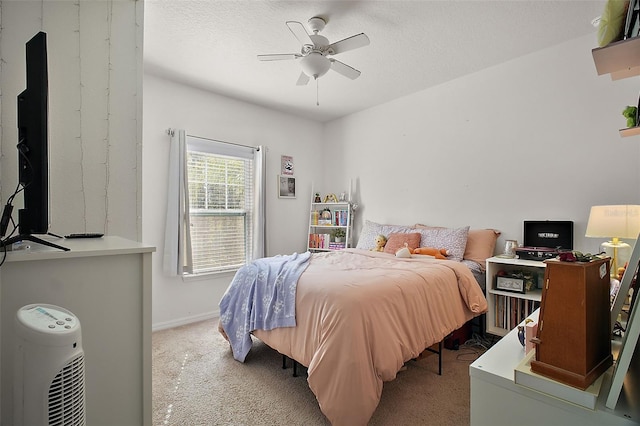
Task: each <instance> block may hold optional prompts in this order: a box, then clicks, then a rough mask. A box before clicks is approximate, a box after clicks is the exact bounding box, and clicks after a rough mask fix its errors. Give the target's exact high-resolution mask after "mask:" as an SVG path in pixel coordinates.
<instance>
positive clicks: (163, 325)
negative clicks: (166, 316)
mask: <svg viewBox="0 0 640 426" xmlns="http://www.w3.org/2000/svg"><path fill="white" fill-rule="evenodd" d="M219 316H220V311H219V310H217V311H213V312H205V313H203V314H199V315H193V316H190V317H183V318H177V319H175V320H171V321H164V322H159V323H155V324H152V325H151V331H152V332H153V331H160V330H166V329H168V328H174V327H179V326H181V325H186V324H191V323H194V322H198V321H204V320H208V319H211V318H216V317H219Z"/></svg>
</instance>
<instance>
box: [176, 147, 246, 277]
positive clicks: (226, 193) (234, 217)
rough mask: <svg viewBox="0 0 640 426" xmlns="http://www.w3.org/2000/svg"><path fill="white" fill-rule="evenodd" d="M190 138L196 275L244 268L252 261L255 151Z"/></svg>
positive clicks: (189, 173) (190, 194) (191, 197)
mask: <svg viewBox="0 0 640 426" xmlns="http://www.w3.org/2000/svg"><path fill="white" fill-rule="evenodd" d="M220 145H221V144H220V143H216V142H213V141H202V140H197V138H192V137H187V175H188V191H189V218H190V222H191V227H190V231H191V252H192V262H193V273H194V274H202V273H210V272H218V271H228V270H235V269H238V268H240V267H241V266H242V265H244V264H245V263H247V261H248V259H251V249H252V247H253V244H252V241H253V240H252V233H253V216H254V215H253V199H254V194H253V188H254V185H253V175H254V172H253V155H252V153H251V152H250V153H249V154H251V156H250V158H247V157H248V155H247V154H246V153H245V154H244V155H243V152H242V151H243V150H245V151H246V150H247V149H246V148H244V147H241V148H240V152H237V153H235V154H236V155H234V151H235V150H237V149H238V148H233V147H230V146H220Z"/></svg>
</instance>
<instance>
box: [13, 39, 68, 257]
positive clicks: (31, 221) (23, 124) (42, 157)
mask: <svg viewBox="0 0 640 426" xmlns="http://www.w3.org/2000/svg"><path fill="white" fill-rule="evenodd" d="M25 50H26V85H27V87H26V89H25V90H24V91H23V92H22V93H20V94H19V95H18V100H17V103H18V145H17V148H18V182H19V186H20V187H21V190H22V194H23V208H22V209H20V210H19V211H18V233H19V235H16V236H13V237H10V238H7V239H6V240H5V241H3V245H5V246H6V245H8V244H12V243H14V242H17V241H22V240H28V241H34V242H38V243H40V244H44V245H48V246H52V247H55V248H60V249H63V250H67V249H66V248H64V247H60V246H58V245H56V244H53V243H51V242H49V241H46V240H43V239H41V238H37V237H35V236H34V234H47V233H48V232H49V156H48V146H49V130H48V113H49V101H48V98H49V83H48V64H47V35H46V33H44V32H39V33H38V34H36V35H35V36H33V38H32V39H31V40H29V41H28V42H27V43H26V47H25Z"/></svg>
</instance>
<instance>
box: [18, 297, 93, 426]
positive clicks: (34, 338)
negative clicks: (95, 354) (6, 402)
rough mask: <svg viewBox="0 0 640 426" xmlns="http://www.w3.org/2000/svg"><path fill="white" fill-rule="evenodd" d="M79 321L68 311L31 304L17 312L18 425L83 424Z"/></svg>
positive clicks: (83, 388)
mask: <svg viewBox="0 0 640 426" xmlns="http://www.w3.org/2000/svg"><path fill="white" fill-rule="evenodd" d="M84 371H85V368H84V352H83V350H82V333H81V330H80V321H79V320H78V318H77V317H76V316H75V315H74V314H72V313H71V312H69V311H68V310H66V309H64V308H61V307H58V306H54V305H48V304H32V305H27V306H24V307H22V308H20V309H19V310H18V312H17V314H16V350H15V372H14V374H15V376H14V392H13V401H14V410H13V417H14V423H13V424H14V425H16V426H19V425H21V426H22V425H24V426H26V425H55V426H81V425H82V426H84V425H86V415H85V394H84V392H85V377H84Z"/></svg>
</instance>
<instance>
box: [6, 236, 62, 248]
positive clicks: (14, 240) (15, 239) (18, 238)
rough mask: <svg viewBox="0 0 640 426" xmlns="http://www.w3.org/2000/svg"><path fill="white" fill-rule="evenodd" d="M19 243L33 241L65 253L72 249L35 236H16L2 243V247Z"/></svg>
mask: <svg viewBox="0 0 640 426" xmlns="http://www.w3.org/2000/svg"><path fill="white" fill-rule="evenodd" d="M19 241H31V242H34V243H38V244H42V245H45V246H49V247H53V248H55V249H58V250H64V251H69V250H71V249H69V248H67V247H62V246H59V245H58V244H55V243H52V242H51V241H47V240H43V239H42V238H38V237H36V236H34V235H31V234H27V235H16V236H15V237H10V238H7V239H6V240H4V241H2V243H0V246H4V247H6V246H10V245H11V244H13V243H17V242H19Z"/></svg>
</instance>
